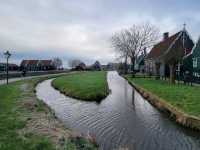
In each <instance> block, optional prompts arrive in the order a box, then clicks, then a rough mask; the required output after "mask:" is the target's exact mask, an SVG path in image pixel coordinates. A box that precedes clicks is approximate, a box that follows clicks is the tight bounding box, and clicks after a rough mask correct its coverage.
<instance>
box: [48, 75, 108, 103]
mask: <svg viewBox="0 0 200 150" xmlns="http://www.w3.org/2000/svg"><path fill="white" fill-rule="evenodd" d="M52 85H53V86H54V87H55V88H56V89H58V90H60V91H61V92H62V93H65V94H66V95H68V96H71V97H74V98H77V99H81V100H87V101H100V100H102V99H103V98H105V97H106V96H107V95H108V93H109V90H108V85H107V80H106V72H105V71H95V72H78V73H75V74H69V75H66V76H63V77H58V78H57V79H55V80H54V81H53V82H52Z"/></svg>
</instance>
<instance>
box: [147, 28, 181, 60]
mask: <svg viewBox="0 0 200 150" xmlns="http://www.w3.org/2000/svg"><path fill="white" fill-rule="evenodd" d="M179 34H180V32H178V33H176V34H174V35H172V36H170V37H169V38H167V39H166V40H164V41H161V42H159V43H158V44H156V45H154V47H153V48H152V49H151V51H150V52H149V54H148V55H147V57H146V58H147V59H151V58H157V57H159V56H161V55H162V54H164V52H165V51H167V49H168V48H169V47H170V45H171V44H172V43H173V41H175V39H176V38H177V37H178V35H179Z"/></svg>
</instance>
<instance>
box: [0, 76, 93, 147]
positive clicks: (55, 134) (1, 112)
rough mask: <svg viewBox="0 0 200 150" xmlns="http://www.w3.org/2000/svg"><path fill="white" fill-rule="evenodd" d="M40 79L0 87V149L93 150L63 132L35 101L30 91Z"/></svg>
mask: <svg viewBox="0 0 200 150" xmlns="http://www.w3.org/2000/svg"><path fill="white" fill-rule="evenodd" d="M43 79H44V78H42V79H41V78H37V79H32V80H25V81H18V82H15V83H11V84H9V85H1V86H0V149H1V150H76V149H91V150H93V149H97V148H96V146H95V145H94V144H91V143H90V142H89V141H88V140H86V139H84V138H83V137H81V136H79V135H78V134H77V136H75V135H76V134H74V132H72V131H70V130H68V129H66V128H65V127H64V126H63V125H62V123H61V122H59V121H58V120H57V119H56V117H55V116H54V113H53V112H51V111H50V109H49V108H48V107H47V106H46V105H45V104H43V103H42V102H41V101H39V100H37V98H36V96H35V93H34V88H35V85H36V83H37V82H39V81H41V80H43Z"/></svg>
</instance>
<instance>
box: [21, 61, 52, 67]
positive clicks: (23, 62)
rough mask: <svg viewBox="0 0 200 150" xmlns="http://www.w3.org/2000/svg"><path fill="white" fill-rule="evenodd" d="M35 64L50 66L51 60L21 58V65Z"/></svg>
mask: <svg viewBox="0 0 200 150" xmlns="http://www.w3.org/2000/svg"><path fill="white" fill-rule="evenodd" d="M27 65H31V66H37V65H42V66H50V65H52V60H23V61H22V62H21V66H27Z"/></svg>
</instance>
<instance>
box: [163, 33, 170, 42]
mask: <svg viewBox="0 0 200 150" xmlns="http://www.w3.org/2000/svg"><path fill="white" fill-rule="evenodd" d="M168 38H169V32H165V33H163V41H164V40H166V39H168Z"/></svg>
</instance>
